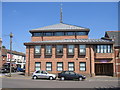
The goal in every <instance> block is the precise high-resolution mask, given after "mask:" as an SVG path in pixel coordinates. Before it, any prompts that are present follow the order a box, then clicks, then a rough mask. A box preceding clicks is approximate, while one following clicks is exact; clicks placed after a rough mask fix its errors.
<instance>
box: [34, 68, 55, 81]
mask: <svg viewBox="0 0 120 90" xmlns="http://www.w3.org/2000/svg"><path fill="white" fill-rule="evenodd" d="M32 78H33V79H37V78H41V79H45V78H46V79H50V80H54V79H56V75H55V74H49V73H48V72H46V71H41V70H38V71H35V72H34V73H33V75H32Z"/></svg>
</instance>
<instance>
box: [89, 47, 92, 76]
mask: <svg viewBox="0 0 120 90" xmlns="http://www.w3.org/2000/svg"><path fill="white" fill-rule="evenodd" d="M89 49H90V76H92V68H91V67H92V64H91V48H90V47H89Z"/></svg>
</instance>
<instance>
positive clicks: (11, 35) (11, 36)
mask: <svg viewBox="0 0 120 90" xmlns="http://www.w3.org/2000/svg"><path fill="white" fill-rule="evenodd" d="M12 38H13V34H12V33H10V77H11V71H12V68H11V66H12V65H11V61H12Z"/></svg>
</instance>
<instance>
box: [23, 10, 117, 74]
mask: <svg viewBox="0 0 120 90" xmlns="http://www.w3.org/2000/svg"><path fill="white" fill-rule="evenodd" d="M89 31H90V29H89V28H84V27H80V26H75V25H70V24H65V23H63V22H62V11H61V19H60V23H59V24H54V25H50V26H45V27H41V28H37V29H33V30H30V31H29V32H30V33H31V41H30V42H25V43H24V45H25V46H26V72H25V73H26V75H30V74H31V73H33V72H34V71H35V70H46V71H48V72H50V73H56V74H57V73H59V72H61V71H64V70H69V71H75V72H76V73H81V74H85V75H88V76H95V75H111V76H115V73H116V72H115V60H114V53H113V44H114V41H113V40H112V39H110V40H106V39H89Z"/></svg>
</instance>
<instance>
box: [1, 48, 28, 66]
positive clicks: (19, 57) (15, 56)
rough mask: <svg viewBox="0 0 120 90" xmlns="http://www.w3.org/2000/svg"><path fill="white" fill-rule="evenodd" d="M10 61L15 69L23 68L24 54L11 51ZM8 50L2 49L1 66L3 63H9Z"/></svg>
mask: <svg viewBox="0 0 120 90" xmlns="http://www.w3.org/2000/svg"><path fill="white" fill-rule="evenodd" d="M11 57H12V60H11V62H12V63H13V64H16V65H17V67H20V68H25V63H26V60H25V54H24V53H22V52H17V51H12V55H11ZM11 57H10V50H8V49H5V48H2V65H3V64H5V63H10V58H11Z"/></svg>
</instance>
